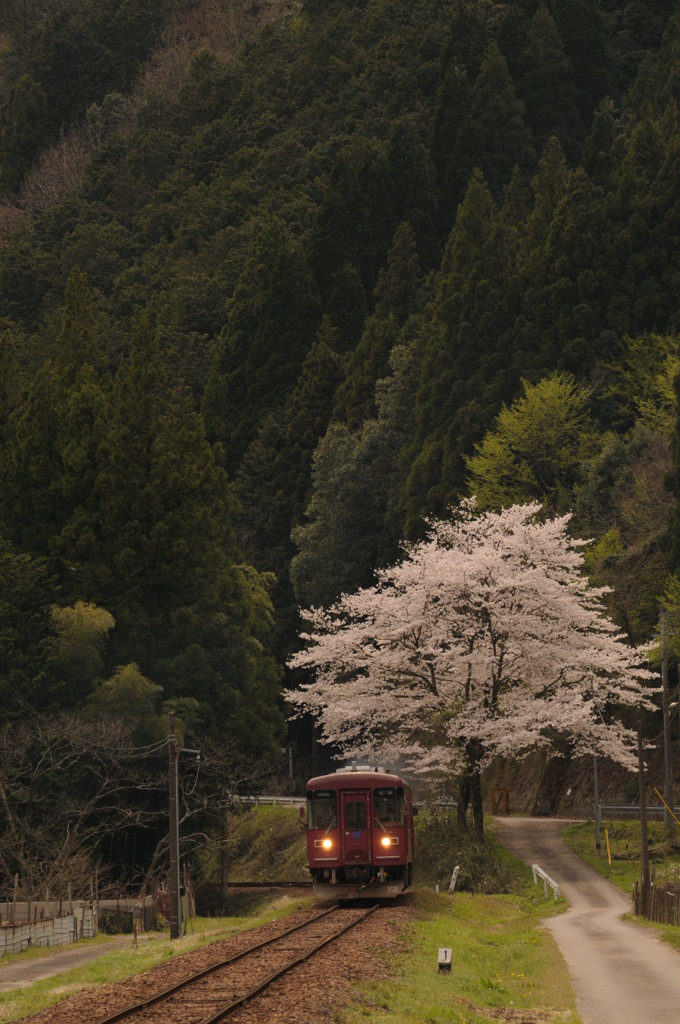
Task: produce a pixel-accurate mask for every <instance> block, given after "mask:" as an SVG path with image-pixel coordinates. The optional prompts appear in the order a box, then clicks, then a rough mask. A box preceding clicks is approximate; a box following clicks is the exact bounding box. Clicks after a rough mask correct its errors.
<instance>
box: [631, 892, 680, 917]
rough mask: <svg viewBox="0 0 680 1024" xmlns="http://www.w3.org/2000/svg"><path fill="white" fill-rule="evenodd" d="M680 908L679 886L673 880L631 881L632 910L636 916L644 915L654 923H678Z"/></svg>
mask: <svg viewBox="0 0 680 1024" xmlns="http://www.w3.org/2000/svg"><path fill="white" fill-rule="evenodd" d="M679 910H680V887H679V886H678V885H677V883H673V882H668V881H665V882H651V883H650V885H649V886H647V887H646V886H644V885H643V884H642V882H638V881H636V882H634V883H633V912H634V913H635V915H636V917H646V918H647V920H648V921H653V922H654V923H655V924H670V925H675V926H677V925H678V921H679V917H678V911H679Z"/></svg>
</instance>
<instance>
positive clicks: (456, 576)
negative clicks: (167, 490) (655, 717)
mask: <svg viewBox="0 0 680 1024" xmlns="http://www.w3.org/2000/svg"><path fill="white" fill-rule="evenodd" d="M569 518H570V517H569V516H562V517H557V518H554V519H548V520H547V521H544V520H543V519H542V518H541V507H540V505H538V504H529V505H515V506H513V507H512V508H508V509H505V510H503V511H501V512H485V513H482V514H476V511H475V505H474V500H473V499H472V500H467V501H465V502H463V503H462V504H461V506H460V507H459V508H458V509H457V510H455V512H454V515H453V517H452V519H451V520H450V521H433V522H431V523H430V524H429V525H430V530H429V536H428V538H427V539H426V540H424V541H421V542H419V543H416V544H413V545H410V546H408V547H406V548H405V557H404V558H403V560H402V561H400V562H398V563H397V564H396V565H394V566H392V567H390V568H388V569H383V570H381V571H380V572H378V573H377V579H376V583H375V585H374V586H372V587H369V588H366V589H363V590H359V591H358V592H356V593H354V594H346V595H343V596H342V597H341V598H340V600H339V601H338V602H337V603H336V604H335V605H333V606H332V607H331V608H329V609H322V608H312V609H309V610H307V611H305V612H304V613H303V616H304V618H305V620H306V621H308V623H309V631H308V632H307V633H305V634H303V639H304V640H305V641H306V646H305V648H304V650H302V651H301V652H300V653H298V654H296V655H295V656H294V657H293V658H292V659H291V661H290V665H291V666H292V667H293V668H295V669H298V670H303V672H304V673H305V674H307V673H308V674H309V676H310V677H311V679H310V681H309V682H306V683H304V684H302V685H301V687H300V688H299V689H296V690H289V691H288V692H287V698H288V700H289V701H290V702H291V704H292V705H293V706H294V708H295V709H296V713H297V714H303V713H311V714H312V715H313V716H315V717H316V718H317V719H318V721H319V722H320V724H321V726H322V735H323V738H324V739H325V740H326V741H327V742H333V743H334V744H337V745H338V746H339V747H340V749H341V750H342V752H343V754H345V755H352V756H359V757H360V756H366V755H371V756H372V757H376V756H378V755H381V756H383V757H386V758H388V759H391V760H393V759H395V758H397V757H398V758H400V760H401V763H406V764H407V765H408V767H409V768H410V770H411V771H418V772H422V773H424V774H428V775H436V774H438V773H443V774H445V775H450V774H452V773H457V772H460V771H462V770H467V771H469V770H473V771H479V770H480V769H481V768H483V767H484V765H485V764H487V763H488V761H489V760H490V759H491V758H492V757H494V756H498V755H501V756H513V757H521V756H522V755H524V754H527V753H528V752H530V751H532V750H535V749H536V748H537V747H550V746H551V745H552V744H553V743H554V741H555V739H556V737H558V736H560V737H563V738H564V737H566V738H567V739H568V740H569V741H571V743H572V744H573V746H574V748H575V750H576V751H577V752H579V753H584V752H595V753H598V754H601V755H604V756H607V757H609V758H611V759H613V760H615V761H618V762H620V763H622V764H625V765H627V766H629V767H633V766H634V763H635V761H634V742H635V735H634V732H633V731H632V730H631V729H630V728H628V727H626V726H624V725H623V724H622V723H621V722H620V721H619V720H617V718H616V717H615V714H616V709H617V708H620V707H629V708H630V707H632V708H642V707H650V706H652V705H651V703H650V697H651V695H652V694H653V692H654V682H653V679H654V677H653V676H652V674H651V673H650V672H649V670H648V669H647V668H646V667H645V664H646V662H645V656H644V654H643V653H641V652H640V651H637V650H636V649H634V648H632V647H631V646H630V645H629V644H628V643H627V642H626V639H625V637H624V636H622V635H621V634H620V632H619V631H618V630H617V628H616V626H615V625H614V624H613V623H612V622H611V621H610V619H609V618H608V617H607V615H606V612H605V607H604V600H603V598H604V595H605V591H604V590H603V589H601V588H600V589H598V588H595V587H591V586H590V585H589V583H588V580H587V578H586V576H585V575H584V572H583V557H582V554H581V549H582V548H583V547H584V546H585V543H586V542H584V541H580V540H572V539H570V538H569V536H568V533H567V529H568V523H569ZM629 718H630V716H629ZM471 752H472V753H471ZM471 761H472V762H473V763H471Z"/></svg>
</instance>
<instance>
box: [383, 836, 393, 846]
mask: <svg viewBox="0 0 680 1024" xmlns="http://www.w3.org/2000/svg"><path fill="white" fill-rule="evenodd" d="M380 842H381V843H382V845H383V846H391V845H392V837H391V836H383V837H382V839H381V840H380Z"/></svg>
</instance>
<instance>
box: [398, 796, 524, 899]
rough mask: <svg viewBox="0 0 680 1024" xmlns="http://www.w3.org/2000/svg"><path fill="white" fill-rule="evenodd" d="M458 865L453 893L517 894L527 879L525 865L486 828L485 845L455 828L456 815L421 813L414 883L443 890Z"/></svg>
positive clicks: (431, 811)
mask: <svg viewBox="0 0 680 1024" xmlns="http://www.w3.org/2000/svg"><path fill="white" fill-rule="evenodd" d="M456 865H458V867H459V872H458V879H457V881H456V891H461V892H475V893H487V894H492V893H513V892H519V891H520V889H521V888H522V886H523V885H524V884H525V882H526V881H527V880H528V879H529V878H530V876H531V872H530V870H529V868H527V867H526V866H525V865H524V864H522V863H521V862H520V861H519V860H517V859H516V858H515V857H513V856H512V855H511V854H509V853H508V852H507V850H505V849H503V847H501V846H500V845H499V844H498V842H497V840H496V837H495V835H494V834H493V831H492V830H491V829H490V827H489V826H488V825H487V830H486V833H485V838H484V842H480V841H479V840H478V839H477V837H476V835H475V834H474V833H473V832H470V831H462V830H460V829H459V828H458V825H457V821H456V814H455V812H451V811H445V810H440V809H434V810H430V811H424V810H421V811H420V812H419V814H418V817H417V818H416V852H415V881H416V884H417V885H424V886H433V887H434V886H435V885H438V886H439V888H440V889H441V890H444V891H445V890H446V889H448V887H449V882H450V881H451V875H452V873H453V869H454V868H455V867H456Z"/></svg>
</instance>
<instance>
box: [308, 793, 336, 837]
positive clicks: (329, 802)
mask: <svg viewBox="0 0 680 1024" xmlns="http://www.w3.org/2000/svg"><path fill="white" fill-rule="evenodd" d="M307 822H308V824H307V827H308V828H327V829H331V828H336V827H337V822H338V813H337V805H336V798H335V793H333V792H328V791H323V792H322V791H321V790H319V791H317V792H314V793H308V794H307Z"/></svg>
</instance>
